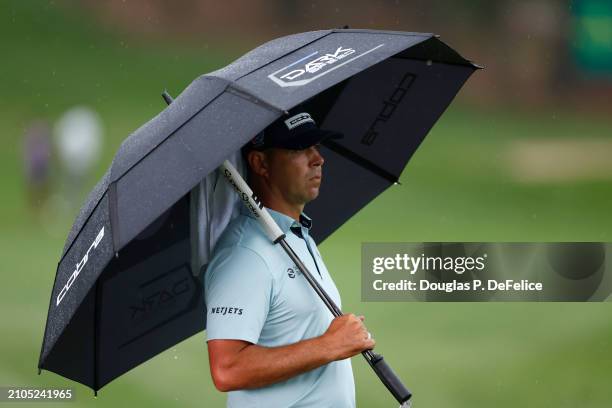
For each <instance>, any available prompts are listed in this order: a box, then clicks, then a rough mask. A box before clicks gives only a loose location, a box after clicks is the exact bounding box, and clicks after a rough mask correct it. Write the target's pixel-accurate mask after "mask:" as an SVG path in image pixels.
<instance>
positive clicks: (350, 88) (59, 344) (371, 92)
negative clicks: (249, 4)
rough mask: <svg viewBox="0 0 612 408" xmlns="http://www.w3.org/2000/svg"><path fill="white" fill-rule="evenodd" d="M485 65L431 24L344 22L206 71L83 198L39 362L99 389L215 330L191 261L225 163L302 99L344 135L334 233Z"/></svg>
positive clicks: (323, 232)
mask: <svg viewBox="0 0 612 408" xmlns="http://www.w3.org/2000/svg"><path fill="white" fill-rule="evenodd" d="M477 68H478V67H477V66H476V65H474V64H473V63H471V62H470V61H468V60H466V59H464V58H462V57H461V56H460V55H459V54H457V53H456V52H455V51H454V50H452V49H451V48H450V47H448V46H447V45H445V44H444V43H443V42H441V41H440V40H439V39H438V38H437V36H434V35H432V34H422V33H406V32H394V31H375V30H353V29H334V30H322V31H313V32H306V33H301V34H296V35H291V36H288V37H283V38H279V39H276V40H273V41H270V42H268V43H266V44H264V45H262V46H260V47H258V48H256V49H254V50H253V51H251V52H249V53H247V54H246V55H244V56H243V57H241V58H239V59H238V60H236V61H235V62H233V63H232V64H230V65H228V66H227V67H225V68H222V69H220V70H217V71H214V72H212V73H209V74H206V75H203V76H200V77H199V78H197V79H196V80H195V81H193V82H192V83H191V84H190V85H189V86H188V87H187V88H186V89H185V90H184V91H183V92H182V93H181V94H180V95H179V96H178V97H177V98H176V99H175V100H174V102H173V103H172V104H171V105H170V106H168V107H167V108H166V109H164V110H163V111H162V112H161V113H160V114H159V115H157V116H156V117H155V118H153V119H152V120H150V121H149V122H147V123H146V124H144V125H143V126H142V127H140V128H139V129H137V130H136V131H135V132H134V133H132V134H131V135H130V136H129V137H128V138H127V139H126V140H125V141H124V142H123V144H122V145H121V147H120V148H119V151H118V152H117V154H116V156H115V158H114V160H113V162H112V164H111V166H110V168H109V169H108V171H107V172H106V174H105V175H104V177H103V178H102V180H101V181H100V182H99V183H98V184H97V185H96V187H95V188H94V190H93V191H92V192H91V193H90V195H89V197H88V198H87V201H86V202H85V204H84V206H83V207H82V209H81V211H80V213H79V215H78V217H77V219H76V220H75V222H74V225H73V227H72V229H71V231H70V233H69V235H68V238H67V239H66V243H65V246H64V249H63V252H62V256H61V259H60V262H59V264H58V268H57V273H56V276H55V282H54V285H53V291H52V294H51V301H50V305H49V311H48V316H47V325H46V328H45V334H44V339H43V344H42V350H41V354H40V360H39V368H40V369H46V370H50V371H53V372H56V373H58V374H60V375H63V376H65V377H67V378H70V379H73V380H75V381H78V382H80V383H83V384H85V385H87V386H89V387H91V388H93V389H94V390H98V389H100V388H101V387H102V386H104V385H105V384H107V383H108V382H110V381H112V380H113V379H114V378H116V377H118V376H119V375H121V374H122V373H124V372H126V371H128V370H130V369H131V368H133V367H135V366H137V365H138V364H140V363H142V362H143V361H146V360H147V359H149V358H151V357H153V356H154V355H156V354H158V353H159V352H161V351H163V350H165V349H167V348H168V347H171V346H172V345H174V344H176V343H177V342H179V341H181V340H183V339H185V338H187V337H189V336H191V335H193V334H195V333H197V332H199V331H201V330H202V329H204V328H205V320H204V319H205V313H204V302H203V295H204V294H203V291H202V284H201V279H200V278H199V277H198V275H199V272H200V271H199V270H198V269H199V266H198V265H196V266H194V263H193V262H192V259H193V257H194V252H197V253H198V254H200V256H199V263H200V264H205V263H206V258H207V255H206V254H204V255H202V251H203V249H205V250H206V252H207V253H209V252H210V249H211V248H212V247H213V246H214V241H215V239H216V237H218V235H219V234H220V232H222V230H223V228H224V226H225V225H227V222H228V221H229V220H230V219H231V218H232V216H233V214H234V209H235V203H233V202H232V201H231V198H230V196H229V195H228V194H229V193H228V192H229V191H230V190H223V188H222V187H221V186H220V185H219V184H218V183H217V180H219V178H218V175H216V174H215V172H214V171H215V169H216V168H217V167H218V166H219V165H220V164H221V163H222V162H223V160H224V159H227V158H232V157H233V160H234V161H235V162H238V161H240V160H241V159H240V156H239V155H238V154H237V152H238V151H239V149H240V147H241V146H242V145H244V144H245V143H246V142H247V141H248V140H250V139H251V138H252V137H253V136H254V135H255V134H256V133H258V132H260V131H261V130H263V129H264V128H265V127H266V126H267V125H269V124H270V123H272V122H273V121H274V120H276V119H277V118H279V117H280V116H281V115H282V114H283V113H284V112H286V111H287V110H289V109H291V108H292V107H294V106H296V105H298V104H303V105H304V107H305V110H307V111H308V112H310V113H311V116H312V117H313V118H314V119H315V121H316V122H317V124H318V125H319V127H321V128H323V129H326V128H328V129H333V130H338V131H340V132H342V133H344V135H345V136H344V138H343V139H341V140H339V141H333V142H332V141H329V142H325V144H324V147H322V150H321V152H322V155H323V156H324V157H325V160H326V162H325V163H326V164H325V169H324V170H325V171H324V181H323V183H322V186H321V192H320V196H319V198H317V200H314V201H313V202H312V203H309V204H308V205H307V207H306V212H307V213H308V214H309V215H310V216H312V218H313V219H314V220H316V221H315V222H316V226H314V227H313V230H312V236H313V238H314V239H315V241H317V242H321V241H322V240H323V239H325V238H326V237H327V236H329V235H330V234H331V233H333V232H334V231H335V230H336V229H337V228H339V227H340V226H341V225H342V224H343V223H344V222H345V221H346V220H348V219H349V218H350V217H351V216H352V215H353V214H355V213H356V212H357V211H359V210H360V209H361V208H363V207H364V206H365V205H366V204H367V203H368V202H370V201H371V200H372V199H373V198H374V197H376V196H377V195H378V194H380V193H381V192H382V191H384V190H385V189H386V188H387V187H389V186H390V185H392V184H393V183H395V182H397V180H398V179H399V177H400V174H401V172H402V170H403V169H404V167H405V165H406V164H407V162H408V160H409V159H410V157H411V156H412V154H413V153H414V151H415V150H416V149H417V147H418V146H419V144H420V143H421V141H422V140H423V138H424V137H425V135H426V134H427V133H428V131H429V130H430V129H431V127H432V126H433V125H434V123H435V122H436V121H437V119H438V118H439V117H440V115H441V114H442V113H443V111H444V110H445V109H446V107H447V106H448V105H449V103H450V102H451V100H452V99H453V98H454V96H455V95H456V93H457V92H458V91H459V89H460V88H461V86H462V85H463V83H464V82H465V81H466V80H467V79H468V77H469V76H470V75H471V74H472V73H473V72H474V70H475V69H477ZM220 182H221V183H223V181H222V180H221V181H220ZM217 189H219V191H221V193H220V192H219V191H217ZM219 197H221V198H222V199H221V200H220V199H219ZM215 206H216V207H215ZM215 208H217V209H215ZM194 215H195V217H196V218H195V219H196V220H198V221H199V225H197V228H190V225H193V224H194V223H193V222H191V223H190V220H193V219H194ZM213 220H222V221H221V222H220V223H218V225H216V226H214V228H212V224H211V223H212V222H213ZM202 231H206V234H203V232H202ZM195 241H197V245H194V242H195Z"/></svg>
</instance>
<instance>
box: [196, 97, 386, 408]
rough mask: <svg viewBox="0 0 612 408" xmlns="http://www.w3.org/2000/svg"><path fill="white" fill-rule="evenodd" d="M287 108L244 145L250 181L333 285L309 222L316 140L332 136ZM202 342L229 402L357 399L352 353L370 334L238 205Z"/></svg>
mask: <svg viewBox="0 0 612 408" xmlns="http://www.w3.org/2000/svg"><path fill="white" fill-rule="evenodd" d="M340 136H341V135H340V134H338V133H336V132H331V131H324V130H321V129H319V128H318V127H317V126H316V124H315V122H314V120H313V119H312V118H311V117H310V115H309V114H308V113H306V112H303V111H302V110H300V109H299V108H298V109H294V110H293V111H291V112H290V114H289V115H286V116H283V117H281V118H280V119H279V120H277V121H276V122H274V123H273V124H271V125H270V126H268V128H266V129H265V130H264V131H263V132H262V133H260V134H259V135H258V136H257V137H255V138H254V139H253V140H252V141H251V142H250V143H248V144H247V145H246V146H245V147H244V148H243V156H244V158H245V160H246V161H247V167H248V169H249V175H248V182H249V185H250V187H251V188H252V189H253V191H254V192H255V194H256V195H257V196H258V197H259V198H260V199H261V201H262V203H263V204H264V206H266V207H267V210H268V211H269V213H270V215H271V216H272V218H273V219H274V220H275V222H276V223H277V224H278V225H279V227H280V228H281V230H282V231H283V232H284V233H285V234H286V240H287V242H288V243H289V245H291V247H292V248H293V249H294V251H295V252H296V253H297V254H298V256H299V257H300V259H301V260H302V262H304V264H305V265H306V266H307V268H308V269H309V271H311V273H312V274H313V276H314V277H315V279H317V280H318V282H319V284H321V286H322V287H323V288H324V289H325V291H326V292H327V293H328V294H329V295H330V296H331V298H332V299H333V300H334V302H335V303H336V304H337V305H338V306H341V301H340V295H339V293H338V290H337V288H336V286H335V284H334V282H333V280H332V278H331V276H330V275H329V272H328V271H327V268H326V267H325V264H324V263H323V259H322V258H321V254H320V253H319V251H318V250H317V247H316V245H315V242H314V240H313V239H312V238H311V237H310V235H309V233H308V231H309V229H310V228H311V225H312V220H311V219H310V218H309V217H308V216H307V215H306V214H304V212H303V208H304V205H305V204H306V203H308V202H309V201H312V200H314V199H315V198H316V197H317V196H318V194H319V186H320V185H321V180H322V176H323V173H322V167H323V163H324V159H323V157H322V156H321V153H320V151H319V143H320V142H321V141H322V140H324V139H326V138H331V137H334V138H337V137H340ZM205 297H206V307H207V344H208V354H209V360H210V370H211V374H212V378H213V381H214V383H215V386H216V387H217V389H219V390H220V391H223V392H227V391H229V395H228V406H230V407H265V408H271V407H317V408H323V407H334V408H344V407H354V406H355V385H354V380H353V372H352V367H351V362H350V359H349V358H350V357H352V356H354V355H356V354H359V353H360V352H362V351H364V350H368V349H373V348H374V345H375V342H374V339H372V338H371V336H370V334H369V333H368V332H367V330H366V328H365V326H364V324H363V320H364V317H363V316H359V317H357V316H355V315H353V314H349V315H344V316H341V317H338V318H335V319H334V318H333V316H332V314H331V313H330V312H329V310H328V309H327V308H326V307H325V305H324V303H323V302H322V301H321V300H320V299H319V297H318V296H317V295H316V293H315V292H314V290H313V289H312V288H311V287H310V286H309V284H308V282H307V281H306V279H305V278H304V277H303V276H302V274H301V273H300V272H299V270H298V268H297V267H296V266H295V265H294V264H293V262H292V261H291V259H290V258H289V257H288V256H287V254H285V252H284V251H283V250H282V248H280V247H279V246H278V245H275V244H273V243H272V242H270V240H269V239H268V238H267V236H266V235H265V234H264V231H263V229H262V228H261V226H260V225H259V222H258V221H257V220H256V219H255V218H253V216H252V214H251V213H250V212H249V211H248V210H247V209H246V207H244V208H243V209H242V211H241V214H240V215H239V216H238V217H237V218H235V219H234V220H232V222H231V223H230V224H229V225H228V227H227V228H226V230H225V231H224V232H223V234H222V236H221V237H220V238H219V241H218V242H217V244H216V246H215V249H214V251H213V256H212V259H211V262H210V264H209V265H208V269H207V272H206V275H205Z"/></svg>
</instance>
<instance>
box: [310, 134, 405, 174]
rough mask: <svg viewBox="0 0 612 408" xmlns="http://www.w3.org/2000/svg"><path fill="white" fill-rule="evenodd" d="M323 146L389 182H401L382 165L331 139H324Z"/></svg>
mask: <svg viewBox="0 0 612 408" xmlns="http://www.w3.org/2000/svg"><path fill="white" fill-rule="evenodd" d="M322 144H323V146H325V147H327V148H329V149H330V150H332V151H333V152H335V153H338V154H339V155H341V156H343V157H345V158H347V159H348V160H350V161H352V162H353V163H355V164H357V165H359V166H361V167H363V168H364V169H366V170H369V171H371V172H372V173H375V174H377V175H379V176H380V177H382V178H384V179H385V180H387V181H389V182H390V183H397V184H401V183H400V182H399V180H398V178H397V177H396V176H395V175H394V174H392V173H390V172H388V171H387V170H385V169H383V168H382V167H380V166H378V165H377V164H375V163H374V162H372V161H370V160H368V159H366V158H364V157H362V156H360V155H358V154H356V153H355V152H353V151H351V150H349V149H347V148H346V147H344V146H341V145H339V144H338V143H335V142H332V141H331V140H326V141H324V142H323V143H322Z"/></svg>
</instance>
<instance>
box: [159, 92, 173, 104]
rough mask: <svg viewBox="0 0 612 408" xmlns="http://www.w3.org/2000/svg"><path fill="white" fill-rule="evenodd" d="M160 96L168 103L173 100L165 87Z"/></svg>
mask: <svg viewBox="0 0 612 408" xmlns="http://www.w3.org/2000/svg"><path fill="white" fill-rule="evenodd" d="M162 98H164V101H166V103H167V104H168V105H170V104H171V103H172V101H173V100H174V99H173V98H172V97H171V96H170V94H169V93H168V90H167V89H164V92H162Z"/></svg>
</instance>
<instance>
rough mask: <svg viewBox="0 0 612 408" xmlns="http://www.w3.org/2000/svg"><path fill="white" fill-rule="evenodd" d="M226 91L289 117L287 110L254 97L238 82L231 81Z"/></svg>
mask: <svg viewBox="0 0 612 408" xmlns="http://www.w3.org/2000/svg"><path fill="white" fill-rule="evenodd" d="M226 91H228V92H230V93H232V94H233V95H237V96H240V97H241V98H244V99H246V100H248V101H249V102H253V103H255V104H257V105H259V104H260V102H261V104H262V105H265V106H267V107H268V108H272V109H274V110H276V111H279V112H280V113H284V114H285V115H287V114H288V113H289V112H287V111H286V110H285V109H283V108H280V107H278V106H276V105H274V104H273V103H271V102H268V101H266V100H265V99H263V98H258V97H257V96H255V95H253V94H252V93H251V92H249V91H248V90H247V89H245V88H243V87H242V86H240V85H238V84H237V83H236V82H232V81H230V82H229V84H228V86H227V88H226Z"/></svg>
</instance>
